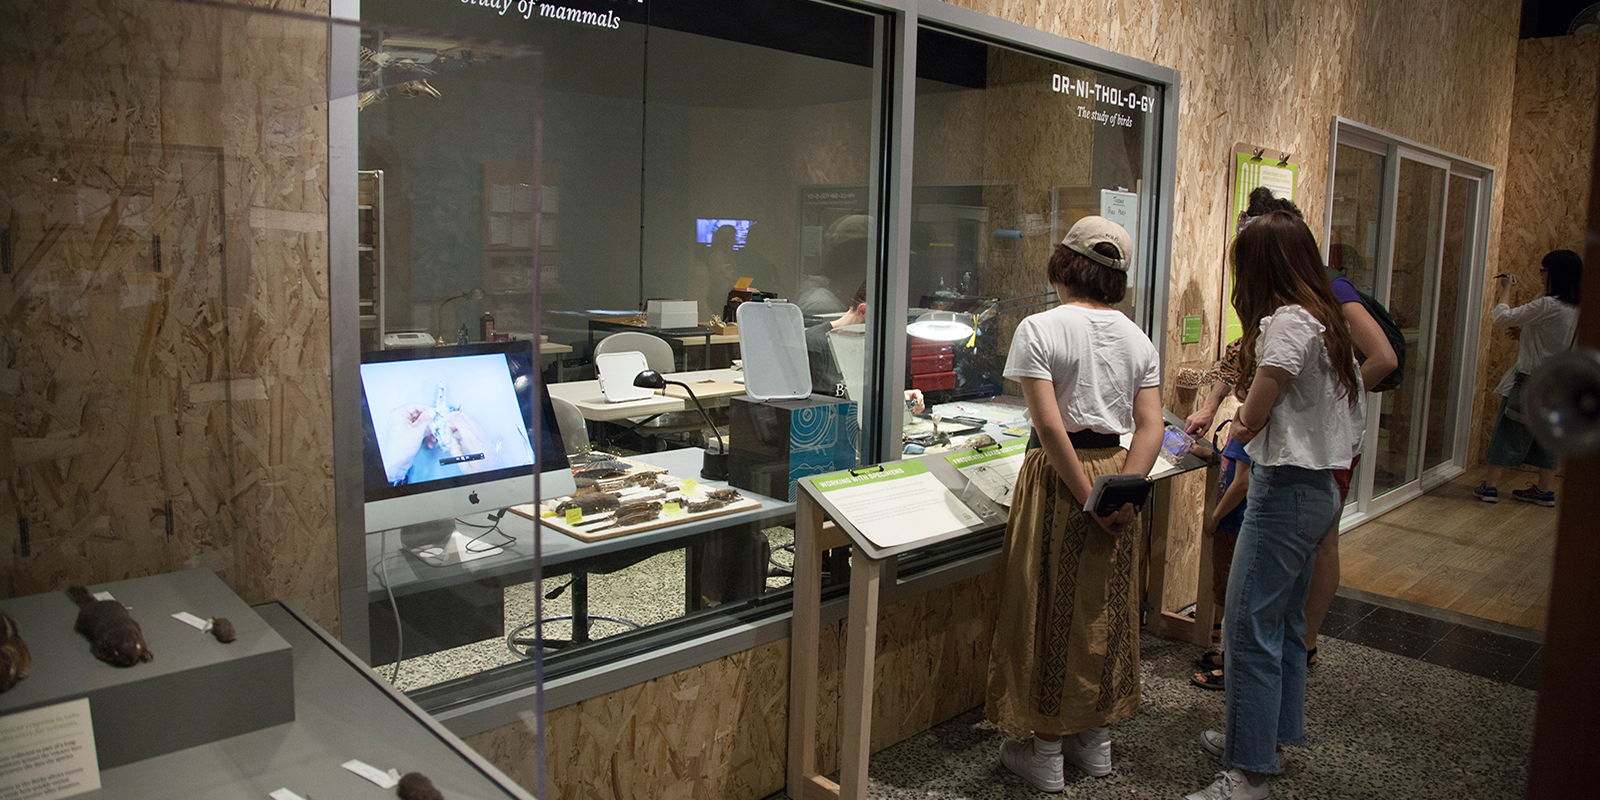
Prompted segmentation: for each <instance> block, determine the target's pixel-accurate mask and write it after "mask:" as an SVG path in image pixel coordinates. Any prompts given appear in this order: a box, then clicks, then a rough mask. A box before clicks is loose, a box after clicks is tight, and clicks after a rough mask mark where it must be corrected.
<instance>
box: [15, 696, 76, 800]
mask: <svg viewBox="0 0 1600 800" xmlns="http://www.w3.org/2000/svg"><path fill="white" fill-rule="evenodd" d="M99 788H100V759H99V757H98V756H96V755H95V749H94V723H93V722H92V721H91V719H90V717H89V698H87V697H84V698H80V699H77V700H72V701H70V702H66V703H58V704H56V705H53V706H46V707H44V708H36V709H33V710H32V711H20V712H18V713H15V714H8V715H6V716H4V717H0V800H50V799H51V798H57V797H75V796H77V795H80V794H83V793H84V792H92V791H94V790H96V789H99Z"/></svg>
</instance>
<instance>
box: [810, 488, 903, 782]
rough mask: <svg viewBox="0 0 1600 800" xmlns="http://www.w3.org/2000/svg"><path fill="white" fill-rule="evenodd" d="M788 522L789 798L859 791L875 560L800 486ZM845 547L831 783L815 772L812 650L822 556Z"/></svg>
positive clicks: (867, 728) (868, 701) (868, 724)
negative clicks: (843, 628) (844, 616)
mask: <svg viewBox="0 0 1600 800" xmlns="http://www.w3.org/2000/svg"><path fill="white" fill-rule="evenodd" d="M798 494H799V497H798V498H797V501H796V506H795V526H794V542H795V543H794V621H793V622H792V623H791V625H790V634H789V636H790V638H789V797H791V798H793V799H794V800H829V799H831V798H842V799H843V800H852V799H853V798H864V797H866V796H867V755H868V753H867V751H868V749H869V747H870V742H871V738H872V737H871V733H872V668H873V661H874V660H875V659H876V657H877V652H876V651H877V644H878V595H879V589H880V586H881V583H882V579H883V561H882V560H878V559H874V558H871V557H869V556H867V554H866V553H865V552H863V551H862V549H861V547H860V546H859V545H856V544H854V543H852V542H851V541H850V539H849V537H847V536H846V535H845V534H844V532H843V531H841V530H839V528H838V527H837V526H835V525H834V524H833V523H830V522H826V521H824V514H823V510H822V506H821V505H820V504H818V503H817V501H816V499H815V498H813V497H812V496H811V495H810V494H807V493H806V492H805V491H801V492H799V493H798ZM845 545H850V616H849V619H848V622H847V624H848V625H849V626H850V628H849V633H848V634H847V636H846V645H845V660H844V679H843V681H842V683H841V687H840V692H841V695H842V696H841V702H842V706H841V707H842V708H844V709H845V712H844V719H843V720H842V722H841V726H842V728H843V730H842V732H841V736H842V739H843V743H842V745H841V747H840V749H839V782H838V783H834V782H833V781H831V780H829V779H827V778H826V777H824V776H822V775H819V774H817V772H816V765H817V754H816V746H817V745H816V740H817V691H818V680H817V670H818V668H817V650H818V647H819V646H820V644H821V637H820V629H821V625H822V554H823V553H825V552H827V551H828V550H831V549H833V548H835V547H843V546H845Z"/></svg>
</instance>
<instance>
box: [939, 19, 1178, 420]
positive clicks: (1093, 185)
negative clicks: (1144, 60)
mask: <svg viewBox="0 0 1600 800" xmlns="http://www.w3.org/2000/svg"><path fill="white" fill-rule="evenodd" d="M917 48H918V49H917V82H916V85H917V93H916V113H917V125H916V141H915V149H914V158H913V169H912V174H913V181H912V183H913V186H912V196H911V213H912V218H911V221H910V225H909V227H910V229H911V250H910V253H909V258H910V271H909V276H908V277H909V284H908V285H909V289H908V292H907V297H908V301H909V302H910V304H911V305H912V307H913V308H912V311H911V314H912V315H913V316H915V315H918V314H919V313H921V311H923V310H927V309H938V310H950V311H954V312H957V313H958V314H962V315H966V316H964V319H966V320H967V321H968V322H971V323H975V325H974V327H975V329H976V332H975V333H974V334H973V335H971V336H967V337H964V338H961V339H958V340H956V341H953V342H949V341H944V342H940V341H930V340H928V339H922V338H917V337H915V336H913V338H911V339H910V345H909V347H910V352H909V353H908V358H907V361H908V363H909V364H910V384H909V385H910V386H911V388H915V389H919V390H921V391H922V392H923V393H924V394H925V395H927V398H928V400H929V401H930V404H931V405H933V406H934V408H935V409H936V410H938V411H939V412H941V413H942V414H944V415H949V416H972V417H978V418H983V417H985V416H986V415H989V416H994V417H995V418H996V419H997V420H999V419H1004V420H1005V421H1006V422H1008V423H1014V422H1016V421H1017V420H1018V419H1020V417H1017V416H1016V415H1017V414H1018V413H1019V412H1016V411H1006V410H1005V409H1004V408H1002V407H1001V406H1005V405H1011V406H1013V407H1015V404H1016V403H1017V402H1019V401H1020V398H1019V397H1017V394H1018V391H1017V389H1016V386H1015V385H1014V384H1013V385H1012V386H1010V388H1009V389H1008V388H1007V386H1006V384H1005V380H1004V379H1003V378H1002V376H1001V371H1002V368H1003V367H1004V361H1005V358H1004V353H1005V352H1006V350H1007V345H1008V344H1009V342H1010V338H1011V332H1012V331H1013V330H1014V329H1015V328H1016V325H1017V323H1018V321H1020V320H1021V319H1022V318H1023V317H1025V316H1027V315H1028V314H1031V313H1036V312H1039V311H1041V310H1043V309H1045V308H1047V307H1049V306H1050V305H1053V304H1054V299H1055V298H1054V295H1053V294H1052V293H1051V288H1050V284H1049V278H1048V275H1047V272H1046V265H1047V264H1048V262H1049V260H1050V256H1051V253H1052V252H1053V251H1054V249H1055V247H1056V246H1057V245H1058V244H1059V243H1060V241H1061V239H1062V238H1063V237H1064V236H1065V235H1066V233H1067V231H1068V230H1069V229H1070V228H1071V227H1072V224H1073V223H1074V222H1076V221H1077V220H1078V219H1080V218H1082V217H1085V216H1089V215H1100V216H1105V217H1108V218H1110V219H1113V220H1115V221H1117V222H1118V223H1120V224H1121V225H1123V227H1125V228H1127V229H1128V232H1129V236H1130V238H1131V239H1132V241H1133V242H1134V248H1133V249H1134V252H1133V253H1132V254H1131V262H1132V264H1133V267H1132V268H1131V269H1130V270H1129V273H1128V292H1127V295H1126V297H1125V298H1124V300H1123V301H1122V302H1121V303H1120V304H1118V308H1119V309H1121V310H1122V311H1123V312H1124V313H1126V314H1127V315H1128V316H1129V317H1131V318H1132V319H1133V320H1134V321H1135V322H1137V323H1139V324H1140V325H1141V327H1143V328H1144V329H1145V331H1146V333H1147V334H1150V335H1151V336H1155V335H1157V334H1156V327H1155V326H1156V325H1157V324H1158V322H1159V316H1158V315H1157V314H1155V313H1153V311H1152V309H1153V307H1154V305H1155V302H1156V293H1155V291H1154V287H1155V285H1156V283H1157V274H1158V273H1157V263H1158V259H1157V253H1156V248H1155V247H1153V246H1152V245H1153V243H1154V242H1155V240H1156V226H1155V216H1156V215H1155V213H1154V212H1155V209H1156V208H1157V207H1158V205H1159V203H1160V201H1161V199H1162V198H1161V196H1160V191H1159V182H1158V181H1157V180H1156V172H1157V171H1156V164H1157V160H1158V156H1159V150H1160V147H1159V146H1160V141H1161V135H1162V130H1163V129H1162V124H1163V111H1164V90H1163V87H1162V86H1160V85H1158V84H1156V83H1153V82H1151V81H1149V80H1147V79H1144V80H1142V79H1139V78H1134V77H1129V76H1126V75H1121V74H1118V73H1116V72H1112V71H1109V70H1107V69H1104V68H1096V67H1095V66H1094V65H1092V64H1088V63H1084V62H1079V61H1074V60H1071V59H1067V58H1063V57H1061V56H1059V55H1043V54H1039V53H1035V52H1030V51H1028V50H1025V49H1021V48H1019V47H1017V46H1015V45H1008V44H1005V43H1003V42H994V41H988V40H986V39H985V38H984V37H981V36H974V35H971V34H969V33H963V32H957V31H953V30H950V29H948V28H945V27H942V26H937V25H925V26H924V27H923V28H922V29H921V31H919V35H918V43H917ZM1003 395H1010V396H1012V400H1011V401H1009V402H1008V401H1004V400H999V401H993V402H980V401H986V400H987V399H989V398H999V397H1001V396H1003ZM957 406H959V408H958V407H957ZM983 407H987V408H988V409H989V410H988V411H981V410H977V409H980V408H983ZM963 409H965V410H969V411H972V413H971V414H963V413H962V410H963ZM945 427H946V428H954V427H958V426H955V425H947V426H945Z"/></svg>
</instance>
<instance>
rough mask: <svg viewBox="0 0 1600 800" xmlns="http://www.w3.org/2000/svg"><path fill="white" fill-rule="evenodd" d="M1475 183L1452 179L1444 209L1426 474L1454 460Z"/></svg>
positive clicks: (1473, 234) (1474, 227)
mask: <svg viewBox="0 0 1600 800" xmlns="http://www.w3.org/2000/svg"><path fill="white" fill-rule="evenodd" d="M1478 185H1479V184H1478V182H1477V181H1475V180H1472V179H1470V178H1463V177H1461V176H1460V175H1451V176H1450V194H1449V197H1448V199H1447V201H1446V206H1445V227H1444V252H1443V258H1442V259H1441V262H1440V270H1439V301H1438V307H1439V319H1438V322H1437V323H1436V325H1435V328H1434V330H1435V333H1434V337H1433V347H1434V357H1433V374H1432V377H1431V378H1430V379H1429V381H1428V431H1427V437H1426V442H1425V446H1424V451H1423V458H1422V468H1423V470H1429V469H1432V468H1433V467H1436V466H1438V465H1440V464H1444V463H1446V462H1449V461H1451V460H1452V459H1454V458H1455V446H1456V435H1455V434H1456V420H1457V417H1458V414H1457V407H1458V404H1457V403H1456V398H1457V396H1458V395H1459V393H1460V391H1461V366H1462V360H1463V359H1465V358H1466V351H1465V348H1464V347H1463V346H1462V342H1463V341H1464V339H1463V338H1462V337H1463V334H1464V333H1465V325H1466V316H1467V313H1468V311H1467V308H1466V306H1465V301H1466V297H1465V296H1464V295H1463V294H1462V291H1461V290H1462V288H1463V287H1466V286H1468V285H1470V276H1471V274H1472V273H1471V272H1470V270H1471V269H1472V252H1473V242H1474V239H1475V237H1476V235H1477V234H1476V231H1477V217H1476V213H1475V212H1476V211H1477V206H1478V199H1477V198H1478Z"/></svg>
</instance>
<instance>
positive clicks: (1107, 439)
mask: <svg viewBox="0 0 1600 800" xmlns="http://www.w3.org/2000/svg"><path fill="white" fill-rule="evenodd" d="M1067 440H1068V441H1070V442H1072V447H1073V448H1074V449H1077V450H1101V449H1104V448H1107V447H1121V446H1122V437H1121V436H1118V435H1116V434H1114V433H1100V432H1099V431H1091V430H1089V429H1088V428H1084V429H1083V430H1081V431H1070V432H1068V433H1067ZM1040 446H1041V445H1040V443H1039V432H1038V431H1034V432H1033V433H1031V434H1029V436H1028V449H1029V450H1033V449H1034V448H1037V447H1040Z"/></svg>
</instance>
